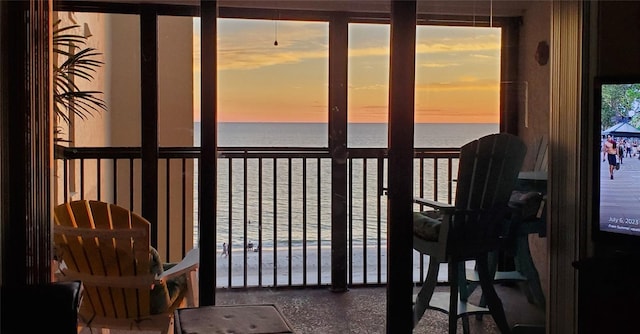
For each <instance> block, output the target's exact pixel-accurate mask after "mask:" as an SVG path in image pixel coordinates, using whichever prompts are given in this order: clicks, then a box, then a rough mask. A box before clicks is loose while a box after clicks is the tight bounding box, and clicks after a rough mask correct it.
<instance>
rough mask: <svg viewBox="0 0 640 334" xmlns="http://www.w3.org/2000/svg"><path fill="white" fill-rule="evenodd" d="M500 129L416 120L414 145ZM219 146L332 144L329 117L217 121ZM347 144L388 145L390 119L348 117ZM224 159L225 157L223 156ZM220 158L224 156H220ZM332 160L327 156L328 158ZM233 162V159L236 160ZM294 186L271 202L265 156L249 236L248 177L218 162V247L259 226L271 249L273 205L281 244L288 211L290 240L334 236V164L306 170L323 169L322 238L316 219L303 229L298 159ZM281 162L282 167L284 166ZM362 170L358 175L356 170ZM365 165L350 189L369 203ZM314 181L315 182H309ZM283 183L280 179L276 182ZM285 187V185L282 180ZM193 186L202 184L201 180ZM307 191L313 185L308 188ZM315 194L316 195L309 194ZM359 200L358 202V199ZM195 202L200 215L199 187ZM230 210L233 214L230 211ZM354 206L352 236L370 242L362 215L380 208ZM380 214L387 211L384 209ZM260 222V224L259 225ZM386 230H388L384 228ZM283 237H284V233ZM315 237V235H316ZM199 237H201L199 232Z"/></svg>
mask: <svg viewBox="0 0 640 334" xmlns="http://www.w3.org/2000/svg"><path fill="white" fill-rule="evenodd" d="M496 132H499V125H498V124H485V123H478V124H472V123H463V124H452V123H447V124H434V123H428V124H427V123H417V124H415V144H414V146H415V147H418V148H428V147H429V148H430V147H460V146H462V145H464V144H466V143H467V142H469V141H471V140H474V139H477V138H479V137H482V136H484V135H487V134H491V133H496ZM194 146H200V123H199V122H195V123H194ZM218 146H220V147H252V146H254V147H327V146H328V124H326V123H235V122H234V123H226V122H225V123H218ZM347 146H348V147H351V148H367V147H369V148H384V147H387V124H384V123H350V124H348V128H347ZM221 159H223V158H221ZM221 161H222V160H221ZM247 163H248V172H247V173H248V174H250V175H249V177H248V178H247V181H246V182H248V184H247V189H248V190H249V191H250V193H248V194H246V196H247V201H248V203H255V202H257V201H258V198H257V193H256V191H255V190H256V189H259V187H258V186H257V184H255V182H256V179H257V178H256V173H257V172H256V171H257V170H258V169H257V167H258V166H257V161H255V160H250V161H248V162H247ZM326 163H328V162H326ZM234 166H235V165H234ZM292 167H293V169H292V171H291V174H292V175H291V177H292V182H294V184H292V187H291V188H290V189H291V190H290V191H291V194H289V193H286V191H287V190H286V189H279V190H278V195H277V198H276V200H277V207H276V208H274V206H273V203H274V199H273V192H274V190H273V189H272V188H271V186H270V185H269V184H273V183H274V182H273V180H270V179H269V178H270V176H272V175H273V171H272V168H273V164H272V163H271V162H270V161H268V160H265V161H264V162H263V165H262V173H263V175H264V179H263V182H266V183H265V186H264V187H263V188H264V189H263V191H264V193H263V194H262V202H263V205H262V207H263V210H264V212H263V214H264V215H263V217H262V222H261V224H259V223H258V221H259V220H260V219H259V218H258V216H257V212H256V211H255V207H256V206H255V205H250V206H249V207H248V210H250V212H247V213H246V217H247V219H248V224H249V225H248V227H249V231H248V232H247V233H248V234H247V240H245V238H244V236H243V235H242V231H243V228H244V217H245V212H244V203H243V198H245V194H244V193H243V189H244V186H243V183H244V182H245V178H244V175H243V173H242V166H241V165H238V168H240V170H238V171H235V170H234V172H233V174H232V178H233V180H231V181H230V180H229V171H228V168H229V164H228V163H227V162H224V163H223V162H220V163H219V165H218V194H219V196H218V203H217V204H218V205H217V214H216V216H217V220H218V222H217V238H216V239H217V243H218V245H219V248H220V247H221V246H222V243H223V242H226V243H229V241H230V240H231V244H232V245H233V247H234V248H236V247H238V248H242V245H243V244H244V243H245V242H248V241H254V242H255V241H256V240H257V239H258V230H261V231H262V234H263V236H264V237H265V238H263V245H261V246H262V248H264V249H267V248H270V247H273V246H274V243H275V242H274V240H273V239H271V240H270V239H269V237H270V236H273V224H274V222H273V216H274V211H275V212H277V216H278V218H277V219H278V225H277V226H278V228H277V230H278V231H277V234H278V236H279V239H278V247H285V246H286V243H287V240H285V238H284V237H286V236H287V235H288V233H289V231H288V230H287V228H288V226H287V225H288V223H287V222H288V219H289V217H288V216H287V213H288V212H291V220H292V231H291V238H292V244H293V245H296V246H300V245H302V242H303V240H307V243H308V244H310V245H313V244H315V243H316V242H315V241H314V240H318V239H320V240H321V242H322V244H326V243H328V242H330V236H331V228H330V221H331V217H330V214H331V204H330V194H329V193H330V178H331V177H330V167H329V165H326V164H325V162H323V166H322V169H321V170H320V171H317V170H316V168H314V165H313V164H312V166H310V168H309V169H308V170H307V171H306V173H307V178H308V179H309V180H314V178H316V174H317V173H318V172H320V173H321V179H322V182H323V184H322V189H323V197H322V199H321V200H320V205H321V208H320V210H321V219H320V222H319V224H320V225H321V226H320V228H319V229H320V234H321V238H318V237H317V236H315V233H316V231H317V229H318V226H317V224H318V222H313V221H311V222H308V224H310V225H311V226H307V227H308V228H307V235H306V237H305V236H304V235H303V227H302V226H301V225H302V224H301V222H302V221H303V215H304V212H303V210H302V209H301V207H300V204H299V202H301V201H302V198H303V197H302V194H301V191H302V190H301V185H300V184H299V183H300V180H301V178H302V173H301V169H302V168H301V162H300V161H294V162H293V164H292ZM280 168H281V167H279V168H278V170H279V171H280ZM442 168H446V167H445V165H444V164H443V165H442ZM372 172H374V171H373V168H371V169H370V170H368V173H372ZM197 173H198V171H197V169H196V170H195V180H196V181H195V182H197V180H198V177H197ZM358 174H360V175H358ZM361 174H362V170H361V169H359V168H354V176H353V180H354V183H353V184H352V185H351V189H352V192H353V193H354V194H361V193H362V191H363V188H364V187H366V189H369V190H368V192H370V193H368V195H367V196H369V197H371V198H367V201H368V202H370V203H375V202H376V200H377V194H375V192H371V189H376V186H377V185H376V184H375V181H374V183H373V184H369V181H368V182H367V184H362V183H363V182H359V181H357V180H361V179H362V175H361ZM286 176H287V175H286V166H285V167H284V170H282V172H278V179H280V178H283V182H287V181H286ZM228 182H233V187H232V188H233V190H232V194H231V197H232V198H233V199H232V203H233V205H232V208H230V207H229V198H230V197H229V195H228V194H227V193H226V192H227V189H229V185H228V184H229V183H228ZM309 183H310V184H312V183H313V182H309ZM278 184H280V182H278ZM308 187H314V186H313V185H308ZM283 188H284V186H283ZM194 189H198V187H197V184H196V185H195V188H194ZM308 191H309V190H308ZM313 193H314V191H311V192H310V194H313ZM361 196H362V195H357V196H355V197H354V201H362V197H361ZM289 198H291V199H292V201H293V202H295V205H294V204H291V205H292V208H288V207H287V206H288V205H289V203H288V199H289ZM311 200H312V199H311ZM354 204H357V203H354ZM194 207H195V208H196V212H195V214H196V216H195V217H197V207H198V199H197V193H196V194H195V196H194ZM230 210H231V214H229V211H230ZM314 210H315V207H309V208H307V210H306V214H307V217H313V218H310V220H313V219H315V217H317V212H315V211H314ZM382 210H383V211H384V212H386V207H384V208H382ZM355 211H357V210H356V209H354V212H353V215H354V216H353V224H354V226H353V227H352V231H353V235H352V238H353V241H354V242H355V243H356V244H367V243H368V241H367V240H363V236H362V231H363V228H362V226H358V224H359V225H362V224H363V222H364V221H369V224H371V222H372V221H374V220H375V215H376V214H377V213H376V212H371V211H373V210H371V211H369V212H367V213H366V214H367V217H358V214H360V215H361V213H358V212H355ZM381 216H382V217H383V219H384V217H385V215H384V214H381ZM229 219H231V224H230V223H229ZM382 225H383V226H382V228H383V229H384V231H386V222H383V224H382ZM258 226H260V227H258ZM230 230H232V231H233V233H232V236H231V238H229V231H230ZM194 233H195V235H196V236H197V235H198V228H197V225H196V226H195V230H194ZM385 235H386V233H385ZM372 236H373V235H368V236H367V239H369V238H371V237H372ZM280 238H282V239H280ZM314 238H315V239H314ZM196 240H197V238H196Z"/></svg>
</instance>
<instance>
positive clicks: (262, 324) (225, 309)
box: [174, 304, 295, 334]
mask: <svg viewBox="0 0 640 334" xmlns="http://www.w3.org/2000/svg"><path fill="white" fill-rule="evenodd" d="M174 317H175V319H174V320H175V331H174V332H175V334H186V333H189V334H209V333H238V334H239V333H246V334H287V333H295V332H294V331H293V329H292V327H291V325H289V322H288V321H287V319H286V318H285V317H284V316H283V315H282V313H281V312H280V310H279V309H278V308H277V307H276V306H275V305H273V304H256V305H215V306H202V307H193V308H181V309H177V310H176V311H175V313H174Z"/></svg>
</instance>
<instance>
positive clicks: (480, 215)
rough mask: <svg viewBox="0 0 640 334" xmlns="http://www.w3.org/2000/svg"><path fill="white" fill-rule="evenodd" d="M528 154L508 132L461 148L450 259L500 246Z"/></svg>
mask: <svg viewBox="0 0 640 334" xmlns="http://www.w3.org/2000/svg"><path fill="white" fill-rule="evenodd" d="M525 153H526V146H525V144H524V142H523V141H522V140H521V139H519V138H518V137H516V136H513V135H510V134H506V133H501V134H492V135H488V136H485V137H482V138H480V139H478V140H475V141H472V142H470V143H468V144H466V145H464V146H463V147H462V148H461V151H460V163H459V167H458V179H457V180H458V182H457V186H456V197H455V213H454V215H453V219H452V224H451V226H450V228H449V240H448V242H447V254H448V256H450V257H452V258H454V259H466V258H471V257H473V256H474V255H477V254H481V253H484V252H487V251H488V250H492V249H496V248H497V247H498V242H499V235H500V234H501V228H502V223H503V219H504V217H505V214H506V213H507V210H508V206H507V203H508V202H509V198H510V196H511V191H512V190H513V188H514V186H515V183H516V181H517V179H518V173H519V172H520V169H521V167H522V162H523V160H524V156H525Z"/></svg>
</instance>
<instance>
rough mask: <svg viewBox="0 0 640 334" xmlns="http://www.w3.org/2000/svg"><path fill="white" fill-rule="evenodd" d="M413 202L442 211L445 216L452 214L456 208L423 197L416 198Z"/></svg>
mask: <svg viewBox="0 0 640 334" xmlns="http://www.w3.org/2000/svg"><path fill="white" fill-rule="evenodd" d="M413 202H414V203H416V204H420V205H425V206H428V207H431V208H433V209H435V210H438V211H441V212H442V213H443V214H446V213H452V212H453V211H454V210H455V207H454V206H453V205H451V204H448V203H442V202H437V201H433V200H429V199H426V198H422V197H414V198H413Z"/></svg>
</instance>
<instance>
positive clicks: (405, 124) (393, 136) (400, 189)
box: [387, 0, 416, 334]
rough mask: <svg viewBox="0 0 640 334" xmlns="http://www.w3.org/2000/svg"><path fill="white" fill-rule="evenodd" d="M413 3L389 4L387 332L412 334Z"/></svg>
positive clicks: (414, 4)
mask: <svg viewBox="0 0 640 334" xmlns="http://www.w3.org/2000/svg"><path fill="white" fill-rule="evenodd" d="M415 49H416V1H415V0H412V1H409V0H394V1H392V2H391V66H390V67H389V71H390V73H389V170H388V173H389V175H388V185H389V210H388V222H387V226H388V227H387V229H388V233H387V255H388V256H387V278H388V279H387V333H394V334H399V333H411V332H412V330H413V307H412V296H413V283H412V282H413V277H412V276H413V275H412V259H413V254H412V252H413V247H412V243H413V236H412V233H413V229H412V225H411V222H412V219H411V217H412V209H413V136H414V108H415V102H414V100H415V93H414V91H415V89H414V87H415Z"/></svg>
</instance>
